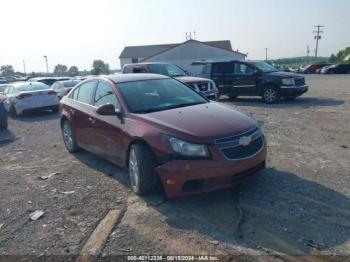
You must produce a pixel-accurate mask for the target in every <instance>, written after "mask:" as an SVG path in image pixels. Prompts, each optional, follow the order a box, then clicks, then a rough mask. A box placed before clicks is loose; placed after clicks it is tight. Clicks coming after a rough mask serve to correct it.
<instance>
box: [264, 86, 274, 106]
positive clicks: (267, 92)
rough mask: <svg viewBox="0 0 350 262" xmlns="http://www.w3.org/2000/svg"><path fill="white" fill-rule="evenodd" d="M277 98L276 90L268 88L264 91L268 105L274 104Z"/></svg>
mask: <svg viewBox="0 0 350 262" xmlns="http://www.w3.org/2000/svg"><path fill="white" fill-rule="evenodd" d="M276 98H277V93H276V90H274V89H273V88H268V89H266V90H265V91H264V100H265V101H266V102H268V103H273V102H274V101H275V100H276Z"/></svg>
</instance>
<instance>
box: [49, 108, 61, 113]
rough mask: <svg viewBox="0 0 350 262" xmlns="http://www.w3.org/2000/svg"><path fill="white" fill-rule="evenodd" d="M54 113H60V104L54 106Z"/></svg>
mask: <svg viewBox="0 0 350 262" xmlns="http://www.w3.org/2000/svg"><path fill="white" fill-rule="evenodd" d="M51 110H52V112H53V113H58V110H59V107H58V106H54V107H53V108H52V109H51Z"/></svg>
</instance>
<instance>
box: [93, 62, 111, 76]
mask: <svg viewBox="0 0 350 262" xmlns="http://www.w3.org/2000/svg"><path fill="white" fill-rule="evenodd" d="M91 74H93V75H103V74H109V65H108V64H107V63H105V62H103V61H102V60H94V62H93V64H92V70H91Z"/></svg>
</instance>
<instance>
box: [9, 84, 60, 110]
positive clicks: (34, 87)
mask: <svg viewBox="0 0 350 262" xmlns="http://www.w3.org/2000/svg"><path fill="white" fill-rule="evenodd" d="M3 94H4V95H5V97H6V99H5V101H4V102H3V103H4V106H5V108H6V110H7V111H8V112H9V113H10V114H11V115H12V116H19V115H21V114H22V113H23V112H24V111H29V110H33V109H50V110H52V111H54V112H58V103H59V100H58V96H57V93H56V92H55V91H54V90H53V89H51V88H50V87H49V86H48V85H45V84H43V83H40V82H19V83H13V84H8V85H7V87H6V89H5V90H4V92H3Z"/></svg>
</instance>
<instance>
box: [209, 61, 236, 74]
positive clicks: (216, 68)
mask: <svg viewBox="0 0 350 262" xmlns="http://www.w3.org/2000/svg"><path fill="white" fill-rule="evenodd" d="M233 73H234V64H233V63H217V64H213V74H233Z"/></svg>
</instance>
